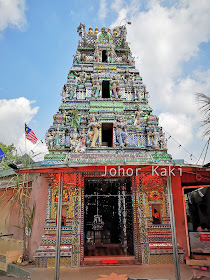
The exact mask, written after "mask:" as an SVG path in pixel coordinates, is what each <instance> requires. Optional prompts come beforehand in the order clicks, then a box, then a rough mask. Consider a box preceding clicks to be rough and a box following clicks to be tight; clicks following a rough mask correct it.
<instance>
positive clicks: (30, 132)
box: [25, 124, 38, 144]
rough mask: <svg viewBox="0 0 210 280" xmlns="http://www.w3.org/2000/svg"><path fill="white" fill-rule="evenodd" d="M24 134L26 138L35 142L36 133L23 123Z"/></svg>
mask: <svg viewBox="0 0 210 280" xmlns="http://www.w3.org/2000/svg"><path fill="white" fill-rule="evenodd" d="M25 136H26V139H28V140H30V141H31V142H32V143H33V144H36V142H37V140H38V138H36V135H35V134H34V132H33V130H31V129H30V128H29V127H28V126H27V124H25Z"/></svg>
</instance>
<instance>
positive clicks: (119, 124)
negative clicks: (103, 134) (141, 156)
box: [114, 117, 128, 148]
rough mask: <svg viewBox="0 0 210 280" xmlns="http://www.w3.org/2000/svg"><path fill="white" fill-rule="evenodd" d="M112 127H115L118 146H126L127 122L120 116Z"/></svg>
mask: <svg viewBox="0 0 210 280" xmlns="http://www.w3.org/2000/svg"><path fill="white" fill-rule="evenodd" d="M114 127H115V129H116V137H117V141H118V143H119V145H120V147H121V148H123V147H124V146H127V144H128V142H127V130H126V129H127V124H126V122H125V121H124V118H123V117H120V118H119V119H117V121H116V122H115V123H114Z"/></svg>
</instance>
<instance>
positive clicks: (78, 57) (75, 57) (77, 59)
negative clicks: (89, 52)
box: [73, 50, 81, 64]
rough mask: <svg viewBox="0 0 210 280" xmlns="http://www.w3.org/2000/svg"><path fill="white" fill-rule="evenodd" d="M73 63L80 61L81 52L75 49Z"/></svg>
mask: <svg viewBox="0 0 210 280" xmlns="http://www.w3.org/2000/svg"><path fill="white" fill-rule="evenodd" d="M73 62H74V63H76V64H79V63H81V53H80V52H79V51H78V50H77V51H76V54H75V55H74V61H73Z"/></svg>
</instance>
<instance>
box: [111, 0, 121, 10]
mask: <svg viewBox="0 0 210 280" xmlns="http://www.w3.org/2000/svg"><path fill="white" fill-rule="evenodd" d="M122 5H123V0H114V1H113V2H112V4H111V9H113V10H114V11H115V12H119V11H120V10H121V7H122Z"/></svg>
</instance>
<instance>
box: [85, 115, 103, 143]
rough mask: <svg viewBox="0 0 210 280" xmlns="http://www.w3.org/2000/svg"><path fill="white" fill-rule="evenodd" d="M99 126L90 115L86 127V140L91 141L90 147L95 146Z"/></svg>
mask: <svg viewBox="0 0 210 280" xmlns="http://www.w3.org/2000/svg"><path fill="white" fill-rule="evenodd" d="M100 127H101V124H100V123H99V122H97V121H96V119H95V116H94V115H90V123H89V125H88V138H89V139H90V140H91V141H92V143H91V147H95V146H96V141H97V139H98V136H99V128H100Z"/></svg>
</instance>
